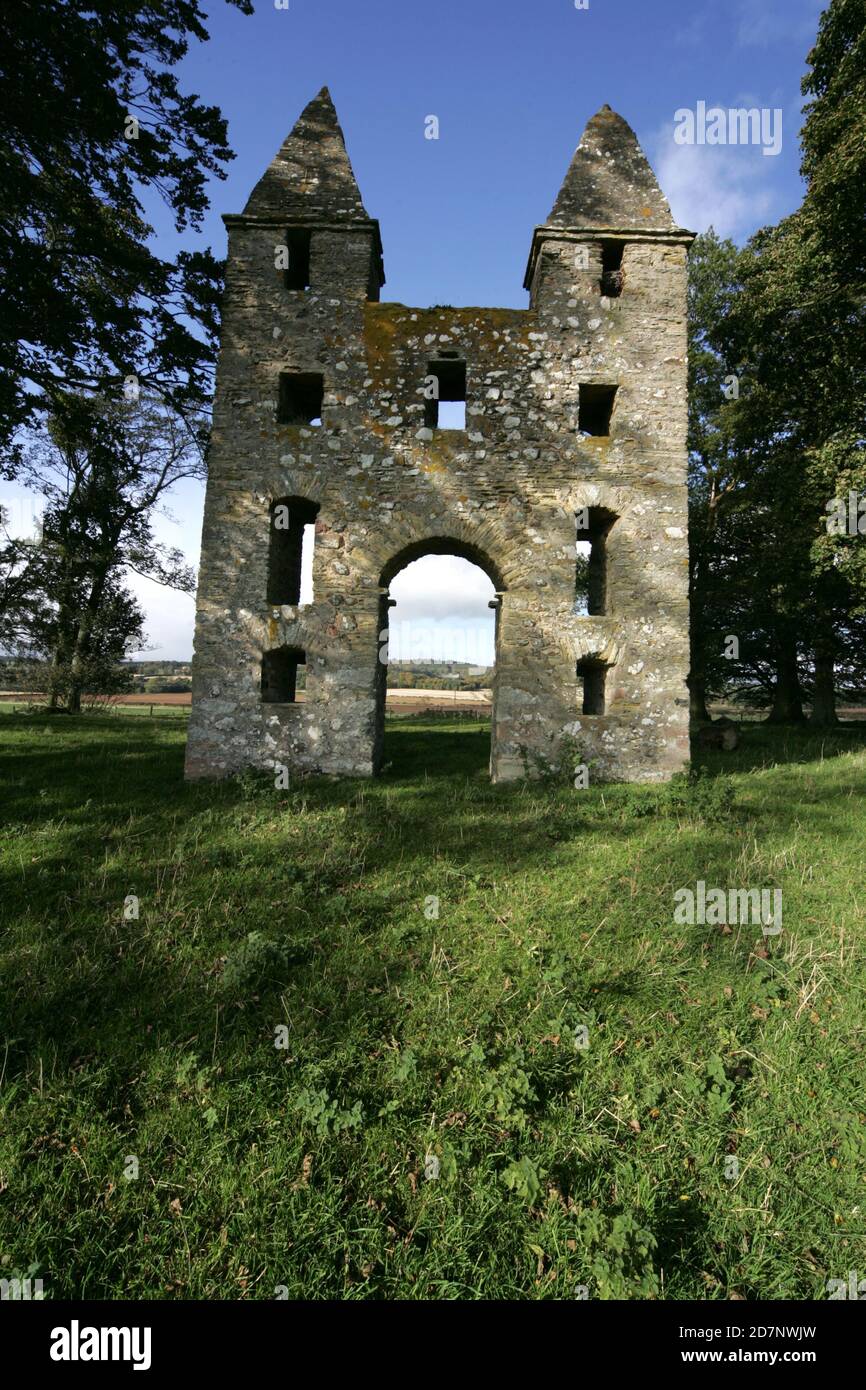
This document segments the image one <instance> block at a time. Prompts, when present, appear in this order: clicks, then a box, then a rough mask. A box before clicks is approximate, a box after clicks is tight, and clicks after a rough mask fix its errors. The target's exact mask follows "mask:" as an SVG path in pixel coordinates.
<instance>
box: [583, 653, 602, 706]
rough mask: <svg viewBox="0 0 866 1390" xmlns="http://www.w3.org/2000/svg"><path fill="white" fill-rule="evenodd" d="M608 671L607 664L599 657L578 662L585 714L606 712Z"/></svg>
mask: <svg viewBox="0 0 866 1390" xmlns="http://www.w3.org/2000/svg"><path fill="white" fill-rule="evenodd" d="M607 671H608V668H607V666H606V665H605V664H604V662H603V661H599V660H598V658H597V657H586V658H585V659H584V660H583V661H579V662H578V663H577V683H578V692H579V698H580V699H581V708H582V710H583V713H584V714H604V710H605V682H606V681H607Z"/></svg>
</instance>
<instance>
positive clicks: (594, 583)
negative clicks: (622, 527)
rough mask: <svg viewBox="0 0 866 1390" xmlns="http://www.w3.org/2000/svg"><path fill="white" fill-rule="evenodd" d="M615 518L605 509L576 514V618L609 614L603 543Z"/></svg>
mask: <svg viewBox="0 0 866 1390" xmlns="http://www.w3.org/2000/svg"><path fill="white" fill-rule="evenodd" d="M617 520H618V518H617V516H616V513H615V512H611V511H608V509H607V508H606V507H583V508H582V509H581V510H580V511H579V512H578V513H577V560H576V565H575V583H574V611H575V613H577V614H579V615H580V616H586V617H603V616H604V615H605V614H606V613H609V611H610V607H609V598H608V583H607V579H608V576H607V560H608V552H607V541H608V536H609V535H610V531H611V528H612V526H613V524H614V522H615V521H617Z"/></svg>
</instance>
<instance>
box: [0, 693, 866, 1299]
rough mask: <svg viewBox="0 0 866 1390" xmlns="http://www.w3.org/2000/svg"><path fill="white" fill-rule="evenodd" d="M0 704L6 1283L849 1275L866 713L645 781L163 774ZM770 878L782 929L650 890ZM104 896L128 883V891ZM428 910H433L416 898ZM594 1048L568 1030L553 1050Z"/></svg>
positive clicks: (860, 1115)
mask: <svg viewBox="0 0 866 1390" xmlns="http://www.w3.org/2000/svg"><path fill="white" fill-rule="evenodd" d="M185 731H186V718H185V716H184V715H182V714H180V713H179V712H178V711H177V710H171V709H168V710H166V711H164V712H158V713H157V714H156V715H154V716H153V717H150V716H148V714H147V712H146V711H144V712H142V711H136V712H131V711H125V712H124V713H122V714H118V713H113V714H110V715H85V716H83V717H81V718H78V719H70V718H57V719H48V718H47V717H45V716H44V715H30V716H28V715H22V714H17V715H13V714H11V713H9V712H8V711H0V741H2V758H3V789H2V806H3V816H4V825H3V830H2V853H3V861H2V864H3V895H2V912H3V918H4V922H3V934H2V939H0V946H2V954H0V970H2V978H0V1072H2V1089H0V1104H2V1110H0V1260H2V1267H0V1273H2V1275H3V1276H4V1277H11V1276H13V1275H15V1274H16V1273H17V1274H20V1275H24V1274H26V1273H27V1272H28V1271H29V1272H30V1273H31V1274H35V1275H36V1276H37V1277H41V1278H42V1279H43V1280H44V1285H45V1292H46V1295H47V1296H49V1297H51V1298H63V1297H67V1298H73V1297H74V1298H85V1299H96V1298H143V1299H165V1298H197V1297H207V1298H217V1299H239V1298H248V1299H273V1298H275V1297H280V1296H288V1297H290V1298H291V1297H296V1296H304V1297H308V1298H343V1299H369V1298H375V1299H383V1298H411V1299H454V1298H468V1299H473V1298H486V1297H500V1298H509V1299H540V1298H557V1299H561V1298H567V1299H571V1298H579V1297H582V1296H584V1291H585V1292H586V1295H587V1296H589V1297H590V1298H631V1299H639V1298H648V1297H656V1298H665V1299H685V1298H699V1299H708V1300H712V1299H729V1298H745V1299H753V1298H781V1299H794V1298H807V1299H813V1298H815V1299H821V1298H826V1297H827V1291H826V1286H827V1280H828V1279H831V1278H846V1277H847V1272H848V1271H849V1270H851V1269H854V1270H858V1271H859V1272H860V1277H863V1276H864V1275H866V1246H864V1232H866V1090H864V1081H863V1078H864V1069H866V1046H864V1044H866V1027H864V983H866V976H864V939H866V908H864V894H863V878H864V872H866V869H864V864H866V854H864V849H866V836H864V815H863V793H864V790H866V728H863V727H859V728H858V727H843V728H841V729H840V730H839V731H838V732H836V733H833V734H831V735H825V736H823V737H816V736H809V735H807V734H805V733H797V734H792V733H784V732H781V733H780V732H778V731H769V730H767V729H766V728H763V727H761V726H757V725H751V726H748V727H746V728H745V730H744V739H743V743H742V744H741V747H740V748H739V749H738V750H737V752H736V753H734V754H728V755H725V754H710V755H705V757H704V758H703V759H702V768H703V771H704V773H705V775H699V776H698V777H696V778H694V779H693V780H692V781H691V782H688V781H686V780H685V779H683V780H682V781H677V782H675V783H674V784H672V785H670V786H668V787H661V788H658V787H657V788H653V787H637V788H635V787H624V786H608V787H594V788H591V789H589V790H583V791H580V790H575V789H574V788H573V787H572V786H571V783H570V782H569V781H564V782H563V783H562V784H560V785H556V784H552V783H551V784H535V785H532V786H506V787H491V786H490V784H489V782H488V780H487V777H486V761H487V754H488V737H487V730H486V727H485V726H483V725H482V726H480V727H479V725H478V724H473V723H459V722H457V721H450V722H449V721H448V720H442V719H438V720H435V721H433V720H431V721H429V722H419V721H418V720H412V721H404V722H400V721H395V722H392V723H391V724H390V725H389V730H388V735H387V758H388V760H389V766H388V768H387V770H386V772H385V775H384V776H383V777H382V778H381V779H380V780H379V781H378V782H376V783H369V782H361V781H356V782H340V783H336V782H327V781H324V780H316V781H308V782H306V783H299V784H298V785H297V786H296V788H294V789H293V790H291V791H289V792H278V791H276V790H275V789H274V787H273V783H272V781H269V780H268V779H267V778H259V777H253V776H249V777H244V778H241V779H238V780H235V781H233V782H231V783H228V784H223V785H218V786H202V785H199V786H193V787H189V786H185V785H184V784H183V783H182V781H181V772H182V762H183V745H184V738H185ZM698 879H703V880H704V881H705V882H706V883H707V884H709V885H717V886H721V887H724V888H728V887H758V888H762V887H769V888H781V889H782V892H783V903H784V917H783V931H782V933H781V935H779V936H776V937H773V936H764V935H763V934H762V932H761V929H760V927H759V926H758V927H753V926H745V927H743V926H732V927H728V926H725V927H719V926H703V925H701V926H680V925H675V923H674V898H673V894H674V892H675V890H676V889H678V888H682V887H688V886H691V887H694V885H695V883H696V881H697V880H698ZM130 895H135V897H137V899H138V917H137V918H135V917H134V916H133V915H131V914H132V913H134V904H130V905H129V906H128V907H127V908H126V913H127V915H126V916H125V915H124V911H125V909H124V903H125V900H127V898H128V897H129V896H130ZM437 913H438V915H437ZM581 1030H585V1031H581Z"/></svg>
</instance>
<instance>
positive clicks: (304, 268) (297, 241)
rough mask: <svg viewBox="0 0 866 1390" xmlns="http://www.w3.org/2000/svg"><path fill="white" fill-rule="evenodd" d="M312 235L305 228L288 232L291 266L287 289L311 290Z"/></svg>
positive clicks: (287, 239) (287, 241)
mask: <svg viewBox="0 0 866 1390" xmlns="http://www.w3.org/2000/svg"><path fill="white" fill-rule="evenodd" d="M311 241H312V233H311V232H310V231H308V230H306V229H305V228H303V227H291V228H290V229H289V231H287V232H286V246H287V248H288V252H289V264H288V267H287V269H286V272H285V276H286V289H289V290H308V289H309V288H310V242H311Z"/></svg>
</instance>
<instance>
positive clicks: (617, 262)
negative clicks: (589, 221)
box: [601, 241, 624, 299]
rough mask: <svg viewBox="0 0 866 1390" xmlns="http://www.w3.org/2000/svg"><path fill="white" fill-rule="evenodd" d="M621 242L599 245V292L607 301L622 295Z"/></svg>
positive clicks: (622, 247)
mask: <svg viewBox="0 0 866 1390" xmlns="http://www.w3.org/2000/svg"><path fill="white" fill-rule="evenodd" d="M623 250H624V243H623V242H621V241H603V242H602V243H601V292H602V294H604V295H607V297H608V299H618V298H619V296H620V295H621V294H622V253H623Z"/></svg>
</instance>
